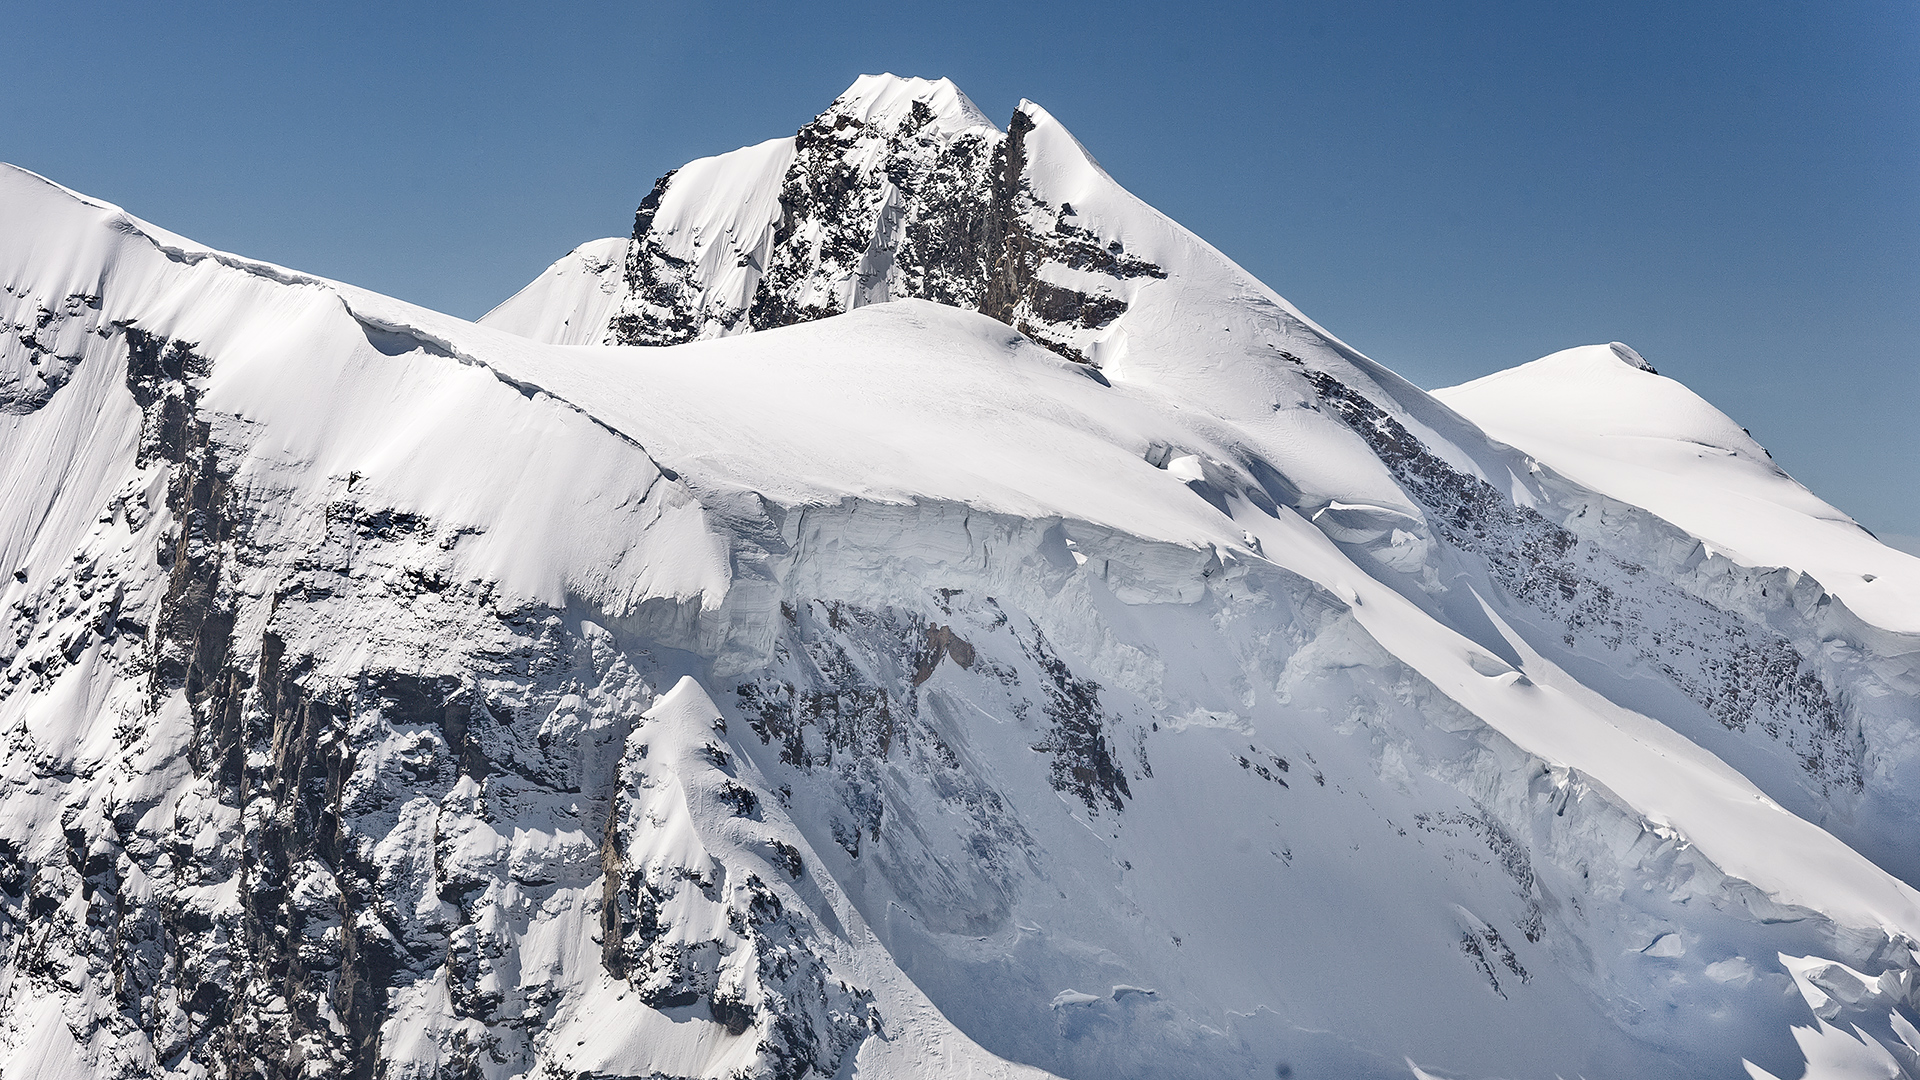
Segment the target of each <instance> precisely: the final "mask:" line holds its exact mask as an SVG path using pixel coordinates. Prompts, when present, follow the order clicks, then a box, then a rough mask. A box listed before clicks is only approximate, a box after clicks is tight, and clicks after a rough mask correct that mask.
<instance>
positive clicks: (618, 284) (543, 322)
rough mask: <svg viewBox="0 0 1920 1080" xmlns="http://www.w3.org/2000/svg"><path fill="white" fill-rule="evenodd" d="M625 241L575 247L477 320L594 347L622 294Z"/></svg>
mask: <svg viewBox="0 0 1920 1080" xmlns="http://www.w3.org/2000/svg"><path fill="white" fill-rule="evenodd" d="M631 243H632V241H631V240H628V239H627V238H625V237H620V236H610V237H607V238H606V239H604V240H594V241H592V242H590V243H585V244H581V245H580V246H579V247H577V248H574V249H573V250H572V251H570V252H568V253H567V254H566V256H565V257H564V258H562V259H560V260H559V261H557V262H555V263H554V264H553V265H552V266H549V267H548V268H547V272H546V273H544V274H541V275H540V276H539V277H537V278H535V279H533V281H532V282H530V283H528V285H527V287H526V288H524V289H521V290H520V291H519V292H517V293H514V294H513V295H512V296H510V297H508V298H507V299H506V300H505V301H503V302H502V303H501V304H500V306H498V307H496V308H494V309H493V310H492V311H489V312H487V313H486V314H485V315H482V316H480V324H481V325H482V326H492V327H496V328H498V329H501V330H505V331H506V332H507V333H509V334H519V335H520V336H522V337H530V338H537V339H538V340H541V341H551V342H553V343H554V344H555V345H598V344H600V343H601V341H600V339H601V338H602V337H604V336H606V328H607V321H608V320H609V319H611V318H612V317H613V312H614V309H615V308H617V307H619V306H620V299H621V297H622V296H624V295H625V288H626V280H625V274H626V269H627V248H628V246H629V245H630V244H631Z"/></svg>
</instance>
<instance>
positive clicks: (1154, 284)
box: [0, 76, 1920, 1080]
mask: <svg viewBox="0 0 1920 1080" xmlns="http://www.w3.org/2000/svg"><path fill="white" fill-rule="evenodd" d="M1651 368H1652V365H1650V364H1648V363H1647V362H1646V361H1645V360H1644V359H1642V358H1640V357H1639V355H1638V354H1637V353H1635V352H1633V350H1631V349H1630V348H1628V347H1627V346H1625V345H1620V344H1617V343H1616V344H1614V345H1612V346H1605V345H1602V346H1593V347H1586V348H1582V349H1576V350H1572V351H1570V352H1568V353H1562V354H1556V356H1553V357H1548V358H1546V359H1544V360H1541V361H1537V362H1536V363H1534V364H1531V365H1525V366H1523V367H1521V368H1517V369H1514V370H1512V371H1510V372H1503V373H1499V374H1496V375H1493V376H1490V377H1488V378H1487V379H1484V380H1480V381H1478V382H1475V383H1470V384H1466V385H1464V386H1461V387H1455V388H1449V389H1446V390H1441V391H1436V392H1434V393H1428V392H1426V391H1423V390H1421V389H1419V388H1417V387H1415V386H1413V385H1412V384H1410V383H1408V382H1407V381H1406V380H1404V379H1402V378H1400V377H1399V376H1397V375H1395V374H1393V372H1391V371H1390V370H1388V369H1387V368H1385V367H1383V366H1382V365H1380V364H1378V363H1375V362H1374V361H1373V360H1371V359H1369V358H1367V357H1365V356H1363V355H1361V354H1360V353H1358V352H1357V351H1355V350H1354V349H1352V348H1350V347H1349V346H1347V345H1345V344H1344V343H1342V342H1341V341H1339V340H1338V339H1337V338H1335V337H1334V336H1332V335H1331V334H1330V333H1329V332H1327V331H1326V330H1324V329H1322V328H1321V327H1319V326H1318V325H1317V324H1315V323H1314V322H1312V321H1311V320H1310V319H1308V318H1307V317H1306V316H1305V315H1304V314H1303V313H1301V312H1300V311H1298V310H1297V309H1295V308H1294V307H1293V306H1292V305H1291V304H1289V303H1288V302H1287V301H1286V300H1285V299H1283V298H1282V297H1280V296H1279V295H1278V294H1276V293H1275V292H1273V291H1272V290H1271V289H1269V288H1268V287H1267V286H1266V285H1264V284H1262V283H1261V282H1259V281H1257V280H1255V279H1254V278H1252V277H1251V276H1250V275H1248V274H1247V273H1246V272H1245V271H1243V270H1242V269H1240V268H1239V267H1238V266H1236V265H1234V264H1233V263H1232V262H1231V261H1230V260H1229V259H1227V258H1226V257H1225V256H1223V255H1222V254H1220V253H1219V252H1218V251H1217V250H1215V249H1214V248H1212V247H1211V246H1209V245H1208V244H1207V243H1205V242H1204V241H1203V240H1201V239H1199V238H1198V237H1196V236H1194V235H1192V234H1191V233H1189V232H1187V231H1186V230H1184V229H1182V228H1181V227H1180V226H1178V225H1177V224H1175V223H1174V222H1172V221H1171V220H1169V219H1168V218H1166V217H1165V216H1164V215H1161V214H1160V213H1158V212H1157V211H1155V210H1153V209H1152V208H1151V207H1149V206H1147V205H1146V204H1144V203H1142V202H1141V201H1139V200H1138V199H1136V198H1135V197H1133V196H1132V195H1131V194H1129V193H1128V192H1126V191H1125V190H1124V189H1123V188H1122V187H1120V186H1119V185H1118V184H1117V183H1116V182H1115V181H1114V180H1113V179H1112V178H1111V177H1110V176H1108V175H1107V173H1106V172H1105V171H1104V170H1103V169H1101V167H1100V166H1099V164H1098V163H1097V161H1095V160H1094V158H1093V157H1092V156H1091V155H1090V154H1089V153H1088V152H1087V150H1086V149H1085V148H1084V147H1082V146H1081V145H1080V144H1079V143H1078V142H1077V141H1076V140H1075V139H1074V138H1073V136H1072V135H1071V134H1069V133H1068V132H1067V130H1066V129H1065V128H1064V127H1063V126H1062V125H1061V124H1060V123H1059V122H1058V121H1056V120H1055V119H1054V118H1053V117H1052V116H1051V115H1049V114H1048V113H1047V112H1046V111H1045V110H1044V109H1042V108H1040V107H1039V106H1037V105H1034V104H1032V103H1030V102H1022V103H1021V105H1020V106H1019V108H1018V110H1017V111H1016V113H1015V114H1014V117H1013V118H1012V120H1011V121H1010V122H1009V123H1008V125H1007V126H1006V128H1005V129H1004V130H1003V129H1001V128H1000V127H998V126H996V125H995V124H994V123H993V122H992V121H991V120H990V119H989V118H988V117H987V116H986V115H985V114H984V113H982V112H981V111H980V110H979V109H978V108H976V107H975V106H974V105H973V104H972V103H971V102H970V101H969V100H968V99H967V98H966V96H965V95H964V94H963V93H961V92H960V91H959V90H958V89H957V88H956V87H954V86H953V84H952V83H950V82H947V81H945V80H937V81H929V80H919V79H904V78H896V77H893V76H867V77H862V78H861V79H860V80H859V81H857V82H856V83H855V84H854V85H853V86H852V87H851V88H850V89H849V90H848V92H847V93H846V94H844V95H842V96H841V97H840V98H839V99H838V100H836V101H835V102H833V103H832V104H831V105H830V106H829V107H828V109H827V110H826V111H825V112H823V113H822V114H820V116H819V117H817V118H816V119H815V120H813V121H811V122H810V123H809V124H808V125H806V126H805V127H804V128H802V129H801V130H800V131H799V132H798V133H796V134H795V135H794V136H793V137H791V138H783V139H775V140H771V141H769V142H765V143H761V144H759V145H756V146H752V147H746V148H743V149H740V150H736V151H733V152H732V153H728V154H721V155H719V156H716V157H713V158H707V159H703V160H701V161H697V162H693V163H690V164H688V165H687V166H685V167H683V168H681V169H679V170H676V171H675V172H674V173H671V174H669V175H668V176H667V177H665V178H662V180H661V181H660V182H659V183H658V184H656V185H655V186H654V188H653V190H652V192H651V193H650V194H649V195H648V196H647V197H646V199H645V200H643V202H642V203H641V205H640V207H639V209H638V212H637V214H636V219H635V227H634V231H633V234H632V235H631V236H629V237H615V238H608V239H602V240H596V241H592V242H590V243H587V244H584V245H581V246H580V247H578V248H576V249H575V250H574V251H573V252H570V253H569V254H568V255H567V256H566V257H564V258H563V259H561V260H560V261H559V262H558V263H556V264H555V265H554V266H553V267H552V268H551V269H549V270H548V271H546V272H545V273H543V274H541V275H540V276H539V277H538V278H536V279H535V281H534V282H533V283H532V284H530V285H529V286H528V287H527V288H526V289H524V290H522V291H521V292H520V293H519V294H517V295H515V296H514V297H512V298H510V299H508V300H507V301H506V302H504V303H503V304H501V305H500V306H499V307H498V308H496V309H495V310H494V311H492V312H490V313H489V314H488V315H487V316H485V317H483V318H482V319H480V320H479V321H478V322H477V323H475V322H467V321H463V320H460V319H457V318H454V317H451V316H448V315H444V314H440V313H436V312H432V311H428V310H425V309H422V308H418V307H415V306H412V305H409V304H406V303H403V302H401V301H398V300H395V299H392V298H389V297H385V296H381V295H378V294H374V293H371V292H368V291H366V290H362V289H358V288H355V287H353V286H350V285H347V284H344V283H340V282H334V281H329V280H325V279H322V278H318V277H315V276H312V275H308V274H303V273H300V272H298V271H295V270H290V269H287V268H284V267H279V266H274V265H270V264H266V263H262V262H258V261H255V260H250V259H246V258H243V257H240V256H236V255H231V254H227V253H224V252H218V251H213V250H210V249H207V248H205V247H203V246H201V245H198V244H196V243H194V242H192V241H190V240H187V239H186V238H183V237H180V236H177V235H175V234H172V233H170V232H167V231H166V230H164V229H162V228H160V227H158V226H155V225H151V224H149V223H147V222H145V221H142V220H140V219H138V218H136V217H133V216H132V215H130V214H128V213H126V212H125V211H123V210H121V209H119V208H118V207H114V206H111V205H108V204H105V203H102V202H99V201H98V200H94V199H90V198H88V197H86V196H83V195H80V194H78V193H76V192H74V191H71V190H69V189H66V188H64V187H61V186H59V185H57V184H54V183H52V182H50V181H48V180H45V179H43V178H40V177H38V176H35V175H33V174H31V173H28V172H25V171H23V170H19V169H14V168H11V167H7V168H5V169H0V448H4V452H3V453H0V484H3V485H4V496H3V497H0V573H5V574H6V575H7V576H6V577H5V578H4V579H0V584H3V585H4V596H0V602H4V604H5V619H6V622H5V625H4V627H0V668H3V669H4V672H5V680H4V683H0V732H4V733H5V738H6V739H7V754H6V757H5V766H4V773H3V774H0V785H3V786H0V1076H5V1077H8V1078H12V1077H16V1076H18V1077H48V1078H53V1077H59V1078H66V1077H179V1078H188V1077H212V1076H249V1077H251V1076H259V1077H264V1078H279V1077H296V1076H353V1077H367V1078H372V1077H394V1078H400V1077H409V1078H411V1077H440V1076H448V1077H474V1078H478V1077H487V1078H507V1077H535V1076H538V1077H561V1076H565V1077H713V1078H722V1077H724V1078H734V1077H754V1078H781V1080H797V1078H800V1077H807V1076H819V1077H832V1076H872V1077H896V1076H915V1077H919V1076H949V1075H951V1076H957V1077H958V1076H975V1077H984V1076H1004V1077H1024V1076H1031V1077H1042V1076H1049V1075H1051V1076H1059V1077H1067V1078H1074V1080H1083V1078H1085V1080H1091V1078H1095V1077H1170V1076H1207V1077H1214V1076H1247V1077H1268V1076H1279V1077H1312V1076H1340V1077H1366V1076H1379V1077H1409V1076H1416V1077H1424V1076H1433V1077H1448V1078H1459V1077H1521V1076H1538V1077H1549V1076H1568V1077H1571V1076H1575V1075H1583V1076H1589V1077H1603V1076H1632V1077H1721V1076H1743V1075H1745V1076H1752V1077H1766V1076H1777V1077H1788V1078H1791V1077H1798V1076H1802V1075H1805V1076H1808V1077H1830V1076H1887V1077H1901V1076H1905V1077H1920V1031H1916V1028H1915V1026H1914V1021H1915V1019H1916V1018H1917V1017H1920V1011H1917V1010H1920V985H1916V977H1917V976H1920V954H1917V953H1916V948H1920V946H1916V941H1920V893H1916V891H1915V888H1914V883H1915V882H1916V881H1920V833H1916V832H1915V831H1914V830H1913V829H1912V827H1911V825H1910V822H1911V821H1912V820H1913V819H1914V817H1915V814H1916V812H1920V805H1917V804H1920V739H1916V730H1917V725H1920V620H1916V617H1915V612H1916V611H1920V608H1917V607H1916V606H1915V602H1914V601H1915V599H1916V597H1920V559H1916V558H1915V557H1913V556H1910V555H1906V554H1904V553H1901V552H1898V551H1894V550H1893V549H1890V548H1887V547H1884V546H1882V545H1880V544H1878V542H1877V541H1875V540H1874V539H1873V538H1872V536H1871V535H1870V534H1868V533H1867V532H1866V531H1865V530H1864V529H1861V528H1860V527H1859V526H1858V525H1857V524H1855V523H1853V522H1852V521H1851V519H1848V518H1847V517H1846V516H1845V515H1844V514H1842V513H1841V512H1840V511H1838V510H1836V509H1834V508H1832V507H1830V506H1828V505H1827V504H1825V503H1824V502H1822V501H1820V500H1819V499H1818V498H1817V497H1816V496H1814V495H1813V494H1811V493H1810V492H1807V491H1806V490H1805V489H1804V488H1802V487H1800V486H1799V485H1798V484H1796V483H1795V482H1794V481H1792V479H1791V478H1790V477H1788V476H1787V475H1786V474H1785V473H1784V472H1781V471H1780V470H1779V469H1778V468H1777V467H1775V466H1773V464H1772V463H1771V459H1769V458H1768V457H1767V456H1766V454H1765V451H1764V449H1762V448H1760V447H1759V445H1758V444H1757V443H1755V442H1753V440H1752V439H1751V437H1749V436H1747V435H1746V434H1745V433H1744V432H1741V431H1739V429H1738V426H1737V424H1735V423H1734V422H1733V421H1732V420H1730V419H1728V418H1726V417H1725V416H1724V415H1723V414H1721V413H1719V412H1718V411H1717V410H1714V409H1713V408H1712V406H1710V405H1708V404H1707V403H1706V402H1704V401H1701V400H1700V399H1698V398H1697V397H1696V396H1694V395H1692V394H1691V392H1690V391H1687V390H1686V388H1685V387H1683V386H1680V385H1679V384H1678V383H1675V382H1673V381H1672V380H1670V379H1666V378H1664V377H1662V376H1658V375H1657V374H1655V373H1654V372H1653V371H1652V370H1651Z"/></svg>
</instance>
